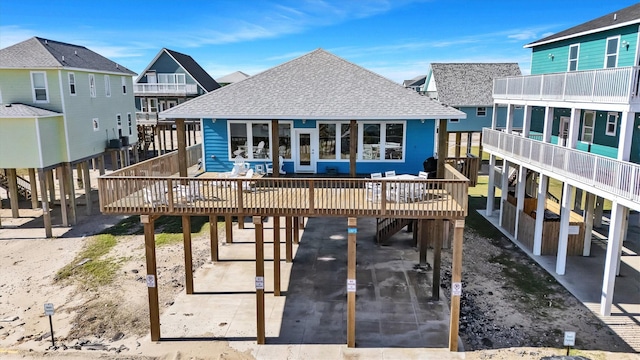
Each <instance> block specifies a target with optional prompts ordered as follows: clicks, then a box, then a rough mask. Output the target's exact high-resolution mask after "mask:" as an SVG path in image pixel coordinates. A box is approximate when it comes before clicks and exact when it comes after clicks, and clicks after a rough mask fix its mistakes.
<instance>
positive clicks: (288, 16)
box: [0, 0, 635, 82]
mask: <svg viewBox="0 0 640 360" xmlns="http://www.w3.org/2000/svg"><path fill="white" fill-rule="evenodd" d="M634 3H635V1H631V0H629V1H627V0H610V1H603V0H534V1H523V0H505V1H502V0H474V1H471V0H466V1H465V0H431V1H429V0H422V1H420V0H415V1H414V0H370V1H365V0H362V1H355V0H342V1H338V0H336V1H334V0H284V1H283V0H281V1H267V0H265V1H257V0H256V1H251V0H237V1H233V0H215V1H214V0H210V1H204V0H202V1H201V0H189V1H187V0H183V1H179V0H174V1H166V0H156V1H146V0H129V1H121V0H111V1H102V0H92V1H87V0H82V1H75V0H68V1H67V0H65V1H51V0H42V1H41V0H33V1H24V0H0V48H4V47H7V46H9V45H13V44H15V43H17V42H20V41H23V40H26V39H28V38H30V37H32V36H39V37H44V38H48V39H52V40H57V41H63V42H68V43H72V44H77V45H82V46H86V47H87V48H89V49H91V50H94V51H96V52H98V53H100V54H101V55H104V56H106V57H108V58H110V59H112V60H114V61H116V62H118V63H120V64H122V65H124V66H126V67H128V68H130V69H131V70H133V71H135V72H137V73H140V72H141V71H142V70H144V68H145V67H146V66H147V65H148V64H149V62H150V61H151V60H152V59H153V57H154V56H155V55H156V54H157V53H158V51H160V49H161V48H163V47H166V48H169V49H172V50H176V51H179V52H182V53H185V54H188V55H190V56H191V57H193V58H194V59H195V60H196V61H197V62H198V63H199V64H200V65H201V66H202V67H203V68H204V69H205V70H206V71H207V72H209V74H211V76H213V77H214V78H219V77H221V76H224V75H227V74H229V73H231V72H234V71H237V70H240V71H243V72H245V73H248V74H250V75H254V74H256V73H258V72H260V71H264V70H266V69H268V68H270V67H273V66H275V65H278V64H281V63H283V62H285V61H288V60H291V59H293V58H295V57H298V56H300V55H303V54H305V53H307V52H309V51H312V50H314V49H317V48H323V49H325V50H328V51H330V52H332V53H334V54H336V55H338V56H341V57H343V58H345V59H347V60H349V61H351V62H353V63H356V64H358V65H360V66H364V67H365V68H368V69H370V70H372V71H375V72H377V73H378V74H380V75H383V76H385V77H387V78H389V79H391V80H393V81H396V82H402V80H404V79H410V78H413V77H415V76H417V75H420V74H426V73H427V71H428V68H429V64H430V63H431V62H518V63H519V64H520V67H521V69H522V71H523V72H524V73H528V72H529V66H530V52H531V51H530V50H529V49H523V47H522V46H523V45H524V44H527V43H529V42H532V41H534V40H537V39H540V38H542V37H544V36H546V35H548V34H552V33H555V32H558V31H561V30H564V29H566V28H569V27H572V26H574V25H577V24H580V23H582V22H585V21H588V20H591V19H593V18H596V17H599V16H601V15H605V14H607V13H609V12H613V11H615V10H619V9H622V8H624V7H627V6H629V5H632V4H634Z"/></svg>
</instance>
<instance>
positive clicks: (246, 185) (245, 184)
mask: <svg viewBox="0 0 640 360" xmlns="http://www.w3.org/2000/svg"><path fill="white" fill-rule="evenodd" d="M252 178H253V169H249V170H247V173H246V174H245V175H244V176H243V177H238V179H252ZM255 185H256V184H255V182H253V181H242V190H243V191H254V190H255ZM231 187H232V188H234V189H237V188H238V182H237V181H231Z"/></svg>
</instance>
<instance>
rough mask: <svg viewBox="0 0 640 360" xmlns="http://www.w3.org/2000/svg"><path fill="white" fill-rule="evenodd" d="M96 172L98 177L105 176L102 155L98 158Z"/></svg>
mask: <svg viewBox="0 0 640 360" xmlns="http://www.w3.org/2000/svg"><path fill="white" fill-rule="evenodd" d="M98 171H99V174H100V175H104V174H105V170H104V154H102V155H100V156H98Z"/></svg>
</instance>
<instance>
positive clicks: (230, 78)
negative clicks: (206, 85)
mask: <svg viewBox="0 0 640 360" xmlns="http://www.w3.org/2000/svg"><path fill="white" fill-rule="evenodd" d="M248 77H249V75H247V74H245V73H243V72H242V71H234V72H232V73H231V74H227V75H225V76H223V77H221V78H218V79H216V81H217V82H219V83H222V84H232V83H235V82H238V81H242V80H244V79H246V78H248Z"/></svg>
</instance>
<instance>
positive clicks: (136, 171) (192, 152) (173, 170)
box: [108, 144, 202, 177]
mask: <svg viewBox="0 0 640 360" xmlns="http://www.w3.org/2000/svg"><path fill="white" fill-rule="evenodd" d="M201 158H202V145H201V144H196V145H192V146H189V147H187V168H189V167H191V166H194V165H196V164H198V160H199V159H201ZM178 165H179V163H178V152H177V151H172V152H170V153H168V154H164V155H162V156H158V157H155V158H152V159H149V160H145V161H142V162H139V163H137V164H135V165H132V166H127V167H125V168H122V169H120V170H117V171H114V172H112V173H111V174H109V175H108V176H109V177H111V176H163V177H164V176H176V175H177V174H178V173H179V172H180V171H179V169H178Z"/></svg>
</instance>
